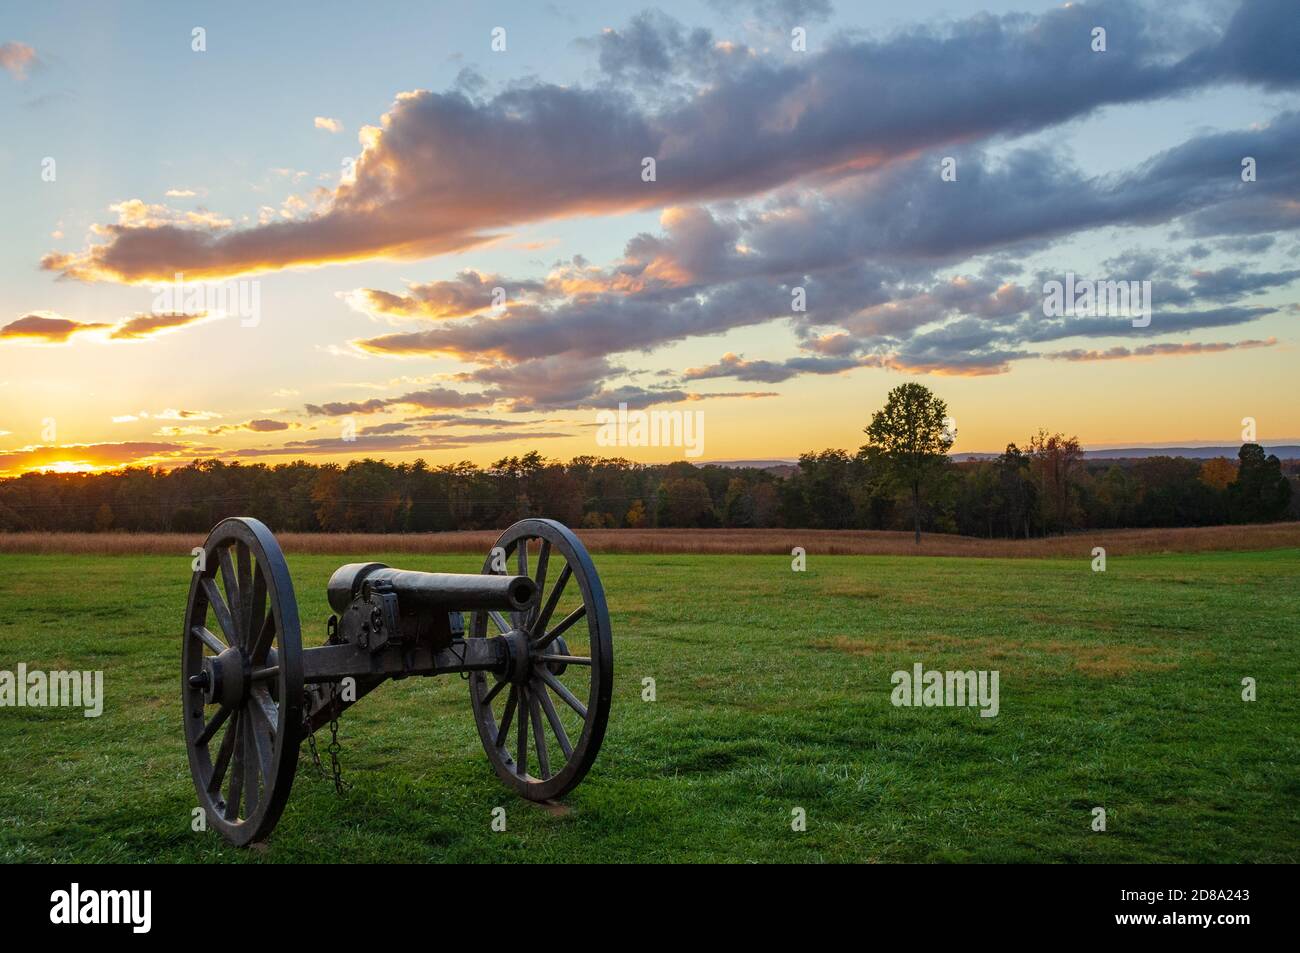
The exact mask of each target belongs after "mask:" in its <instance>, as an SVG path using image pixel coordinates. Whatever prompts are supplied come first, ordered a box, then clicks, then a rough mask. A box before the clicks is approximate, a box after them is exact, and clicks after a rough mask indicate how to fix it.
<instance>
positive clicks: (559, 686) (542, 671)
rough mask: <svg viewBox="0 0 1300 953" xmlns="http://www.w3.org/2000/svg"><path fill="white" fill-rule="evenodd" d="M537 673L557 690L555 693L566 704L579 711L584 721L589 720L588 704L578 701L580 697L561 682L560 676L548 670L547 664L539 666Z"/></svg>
mask: <svg viewBox="0 0 1300 953" xmlns="http://www.w3.org/2000/svg"><path fill="white" fill-rule="evenodd" d="M537 674H538V675H539V676H540V677H541V679H542V681H544V682H545V683H546V684H547V685H549V686H551V688H552V689H553V690H554V691H555V694H557V695H559V696H560V698H561V699H563V701H564V703H565V704H566V705H568V706H569V707H570V708H572V709H573V710H574V711H576V712H577V713H578V715H579V716H580V717H581V718H582V720H583V721H586V720H587V708H586V706H585V705H583V704H582V702H580V701H578V699H577V698H575V697H574V696H573V692H571V691H569V689H568V688H566V687H565V685H564V683H563V682H561V681H560V680H559V679H558V678H556V677H555V676H554V675H552V674H551V673H550V672H548V671H547V670H546V667H545V666H541V667H539V668H538V669H537Z"/></svg>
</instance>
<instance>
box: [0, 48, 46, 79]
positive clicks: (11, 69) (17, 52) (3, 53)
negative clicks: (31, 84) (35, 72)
mask: <svg viewBox="0 0 1300 953" xmlns="http://www.w3.org/2000/svg"><path fill="white" fill-rule="evenodd" d="M39 62H40V61H39V60H38V59H37V58H36V51H35V50H34V49H32V48H31V47H30V46H28V45H27V44H26V43H19V42H17V41H12V40H11V41H9V42H8V43H0V69H3V70H5V72H7V73H8V74H9V75H10V76H12V77H13V78H14V79H19V80H22V79H26V78H27V70H28V69H29V68H31V67H33V66H36V65H38V64H39Z"/></svg>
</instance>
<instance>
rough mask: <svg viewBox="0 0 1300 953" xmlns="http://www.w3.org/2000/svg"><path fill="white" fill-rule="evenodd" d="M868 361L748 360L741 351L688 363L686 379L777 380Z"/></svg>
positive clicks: (839, 370) (840, 369)
mask: <svg viewBox="0 0 1300 953" xmlns="http://www.w3.org/2000/svg"><path fill="white" fill-rule="evenodd" d="M865 363H868V362H864V361H863V360H861V359H859V358H851V357H792V358H789V359H787V360H784V361H780V362H772V361H746V360H744V359H743V358H742V357H741V356H740V355H738V354H732V353H730V352H729V353H727V354H724V355H722V359H721V360H720V361H718V363H716V364H710V365H708V366H706V367H688V368H687V369H686V370H685V371H683V372H682V378H683V380H688V381H695V380H705V379H708V378H714V377H734V378H736V379H737V380H742V381H762V382H764V383H768V384H775V383H778V382H780V381H784V380H789V379H790V378H791V377H795V376H797V375H799V374H842V373H844V372H845V371H848V370H852V369H854V368H856V367H862V366H864V364H865ZM872 363H875V364H878V362H872Z"/></svg>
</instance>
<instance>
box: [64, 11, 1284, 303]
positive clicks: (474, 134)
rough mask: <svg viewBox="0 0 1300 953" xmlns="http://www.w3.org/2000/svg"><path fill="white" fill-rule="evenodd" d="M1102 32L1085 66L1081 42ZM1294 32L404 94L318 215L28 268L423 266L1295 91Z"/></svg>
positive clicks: (893, 39) (1036, 35)
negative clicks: (387, 262) (649, 172)
mask: <svg viewBox="0 0 1300 953" xmlns="http://www.w3.org/2000/svg"><path fill="white" fill-rule="evenodd" d="M1100 20H1104V21H1105V22H1106V23H1107V25H1108V28H1109V31H1110V32H1109V41H1110V44H1111V48H1110V50H1109V51H1108V52H1107V54H1106V55H1104V56H1101V55H1098V54H1095V53H1093V52H1092V51H1091V49H1090V48H1089V46H1088V44H1087V43H1086V42H1080V40H1079V37H1080V36H1085V37H1086V36H1087V35H1088V34H1089V31H1090V29H1091V28H1092V26H1093V25H1095V23H1097V22H1100ZM1243 24H1245V25H1243ZM646 29H647V30H650V31H654V30H656V29H658V33H659V35H660V37H661V38H662V35H663V34H664V29H663V28H662V27H656V26H655V25H654V24H653V23H650V24H649V25H648V26H647V27H646ZM1295 30H1296V27H1295V17H1294V16H1293V10H1292V7H1291V5H1290V4H1289V3H1288V2H1285V0H1247V2H1245V3H1244V4H1243V5H1242V7H1241V9H1240V10H1239V12H1238V13H1237V15H1236V16H1235V17H1234V18H1233V19H1232V20H1231V21H1230V22H1229V24H1228V28H1227V30H1226V31H1225V32H1224V33H1223V34H1222V35H1217V34H1213V33H1211V32H1210V31H1208V30H1206V29H1204V28H1202V27H1200V26H1199V24H1198V21H1196V20H1191V19H1178V18H1177V15H1176V14H1175V13H1174V12H1173V11H1170V10H1168V9H1160V10H1155V9H1154V8H1149V7H1146V6H1143V5H1139V4H1136V3H1133V2H1127V0H1104V2H1098V3H1091V4H1084V3H1076V4H1070V5H1067V6H1065V7H1062V8H1060V9H1054V10H1049V11H1047V12H1045V13H1043V14H1042V15H1040V16H1024V15H1013V16H1005V17H992V16H988V15H980V16H977V17H973V18H970V19H967V20H962V21H957V22H953V23H950V24H946V25H942V26H935V27H926V28H919V29H913V30H910V31H905V32H900V33H897V34H894V35H892V36H889V37H886V38H882V39H870V40H860V41H856V42H849V41H843V42H839V43H835V44H832V45H830V46H829V47H827V48H825V49H824V50H823V51H822V52H819V53H808V54H806V55H802V56H800V57H797V58H795V59H793V60H788V59H786V58H784V57H774V56H752V57H744V58H742V61H741V62H737V63H731V64H729V65H728V67H727V68H726V69H725V70H722V71H720V72H718V73H716V74H715V75H712V76H710V77H709V78H708V81H707V82H697V83H696V85H695V86H694V87H693V88H692V95H689V96H684V97H677V98H675V99H674V100H673V101H672V102H670V103H667V104H663V105H662V106H660V107H657V108H649V107H646V106H644V105H643V104H641V103H639V102H638V101H637V99H636V97H635V95H634V94H633V92H630V91H628V90H627V89H624V88H621V87H619V86H618V85H617V84H603V85H602V86H600V87H598V88H594V89H587V88H582V87H578V86H569V87H560V86H555V85H550V84H544V83H533V84H531V85H529V84H522V85H516V86H513V87H511V88H509V89H507V90H505V91H503V92H500V93H498V94H497V95H495V96H493V97H491V98H487V99H477V98H472V97H471V96H470V95H468V94H467V93H466V92H465V91H463V90H461V89H452V90H450V91H447V92H443V93H435V92H430V91H425V90H417V91H413V92H407V93H402V94H400V95H399V96H398V97H397V100H396V101H395V102H394V104H393V106H392V108H391V109H390V110H389V112H387V113H386V114H385V115H384V116H383V117H382V118H381V121H380V125H379V126H373V127H366V128H364V129H363V130H362V131H361V134H360V138H361V142H362V145H363V150H362V153H361V156H360V157H359V159H358V162H357V166H356V175H355V178H354V179H353V180H351V181H346V182H344V183H342V184H340V185H339V187H338V188H337V189H336V190H335V191H334V192H333V193H330V194H329V195H327V196H325V200H324V201H323V204H322V207H321V209H320V210H319V211H315V212H309V213H307V214H305V215H304V216H303V217H302V218H301V219H296V220H292V221H278V222H268V223H267V224H264V225H258V226H254V227H249V228H244V229H236V230H221V229H214V228H206V227H201V226H200V227H194V226H190V225H187V224H180V223H175V222H157V221H144V222H140V223H135V222H118V223H117V224H112V225H104V226H100V227H99V234H100V235H101V236H102V238H103V239H104V241H103V242H102V243H99V244H93V245H91V246H88V247H87V248H85V249H83V250H82V251H80V252H77V253H74V254H59V253H51V254H49V255H47V256H46V257H45V259H44V260H43V261H42V267H44V268H46V269H48V270H52V271H57V272H59V273H60V274H62V275H64V276H66V277H71V278H77V279H82V280H90V281H97V280H109V281H119V282H128V283H129V282H136V283H138V282H147V281H155V280H163V279H166V278H169V277H170V276H171V275H172V274H174V273H175V272H177V271H181V272H185V273H186V274H187V275H191V276H193V277H195V278H199V279H201V278H214V277H226V276H232V275H238V274H246V273H250V272H257V271H267V270H274V269H280V268H286V267H292V266H299V265H313V264H323V263H328V262H346V261H357V260H362V259H370V258H396V259H402V258H418V257H426V256H429V255H434V254H440V253H446V252H451V251H460V250H464V249H467V248H470V247H473V246H476V245H479V244H482V243H484V242H486V241H489V240H492V239H493V238H494V237H496V236H497V235H498V234H499V233H500V231H501V230H502V229H507V228H510V227H513V226H518V225H521V224H524V223H527V222H534V221H539V220H543V219H549V218H555V217H561V216H575V215H595V214H605V213H611V212H622V211H631V210H637V209H646V208H654V207H663V206H668V205H673V204H688V203H691V202H699V201H707V200H713V199H724V198H741V197H745V196H750V195H754V194H757V193H760V192H764V191H767V190H770V189H773V188H775V187H777V186H780V185H783V184H786V183H790V182H792V181H795V180H796V179H800V178H802V177H807V176H811V175H814V174H816V175H819V176H822V177H827V176H830V177H835V176H839V175H843V174H845V173H846V172H850V171H855V170H862V169H872V168H885V167H887V166H888V165H889V164H890V163H893V162H897V161H899V160H904V159H907V158H908V157H911V156H914V155H916V154H917V153H918V152H921V151H924V150H927V149H932V148H936V147H938V146H941V145H942V146H945V147H951V146H954V145H956V144H959V143H969V142H971V141H973V140H978V139H982V138H988V137H992V136H999V135H1018V134H1024V133H1028V132H1033V131H1036V130H1040V129H1044V128H1047V127H1050V126H1053V125H1056V124H1059V123H1062V122H1066V121H1068V120H1071V119H1074V118H1078V117H1080V116H1084V115H1087V114H1089V113H1091V112H1092V111H1094V110H1096V109H1097V108H1099V107H1102V106H1106V105H1110V104H1117V103H1129V102H1136V101H1142V100H1151V99H1156V98H1162V97H1165V96H1168V95H1172V94H1175V93H1179V92H1183V91H1186V90H1188V89H1191V88H1194V87H1196V86H1200V85H1205V84H1213V83H1225V82H1238V81H1244V82H1256V83H1261V84H1265V85H1268V86H1270V87H1284V86H1285V87H1293V86H1295V85H1297V84H1298V83H1300V57H1295V56H1293V55H1287V48H1286V47H1285V44H1279V42H1278V38H1279V37H1284V38H1285V37H1292V36H1294V33H1295ZM1189 38H1191V39H1193V40H1198V41H1200V45H1199V46H1197V45H1193V44H1192V43H1191V42H1190V41H1189ZM652 42H653V41H652V39H651V38H650V37H649V36H648V35H647V36H644V37H641V38H640V39H638V40H637V42H636V43H635V44H633V46H632V47H630V48H629V49H628V50H627V51H625V52H624V53H623V54H622V55H623V56H624V57H625V58H629V59H631V60H632V61H634V62H638V63H639V62H643V61H645V59H646V57H647V56H649V55H650V54H648V53H647V52H646V48H647V44H652ZM669 43H670V45H671V41H669ZM1291 52H1293V49H1292V50H1291ZM637 57H639V59H636V58H637ZM633 85H634V86H635V84H633ZM863 103H871V104H872V108H871V109H870V110H867V111H864V110H863V109H862V104H863ZM430 156H437V157H438V161H436V162H430V161H429V157H430ZM646 156H653V157H655V158H656V159H657V163H658V175H657V180H656V181H655V182H653V183H647V182H644V181H642V179H641V175H640V173H641V160H642V158H643V157H646ZM543 184H544V187H543ZM1027 185H1028V186H1030V187H1031V189H1032V186H1033V185H1034V180H1033V178H1031V179H1030V180H1029V181H1028V183H1027ZM1261 191H1262V190H1261ZM1161 195H1162V196H1164V198H1165V201H1166V202H1169V201H1170V199H1169V198H1168V194H1167V190H1165V191H1162V193H1161ZM1257 198H1258V199H1259V200H1261V201H1262V199H1263V196H1262V195H1261V196H1258V197H1257ZM1031 199H1032V193H1031V195H1030V196H1028V197H1026V199H1025V200H1024V201H1022V202H1021V203H1019V206H1020V207H1021V208H1022V209H1024V208H1025V207H1026V206H1027V205H1028V204H1029V202H1030V200H1031ZM981 208H985V207H984V206H982V207H981ZM1243 211H1244V209H1243ZM1254 211H1255V213H1256V214H1258V215H1260V216H1265V217H1267V216H1268V215H1269V214H1270V213H1272V214H1275V215H1276V214H1277V210H1276V209H1270V208H1269V207H1268V206H1267V205H1263V204H1261V205H1258V206H1257V207H1256V208H1255V209H1254ZM1288 214H1289V213H1288ZM1294 214H1295V215H1300V210H1298V211H1296V212H1295V213H1294ZM923 227H924V226H923V225H922V228H923ZM941 238H942V234H941V233H937V232H935V233H933V234H932V235H931V239H932V240H934V241H938V240H939V239H941Z"/></svg>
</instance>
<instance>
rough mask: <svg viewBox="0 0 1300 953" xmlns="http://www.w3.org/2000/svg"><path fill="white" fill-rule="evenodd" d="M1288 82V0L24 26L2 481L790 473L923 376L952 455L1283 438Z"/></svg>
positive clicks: (77, 16)
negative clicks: (268, 468) (647, 424)
mask: <svg viewBox="0 0 1300 953" xmlns="http://www.w3.org/2000/svg"><path fill="white" fill-rule="evenodd" d="M1099 30H1101V31H1104V32H1101V33H1099V32H1098V31H1099ZM1103 47H1104V48H1103ZM1297 50H1300V16H1297V15H1296V5H1295V2H1294V0H1245V2H1240V0H1200V2H1190V3H1182V4H1178V5H1170V4H1158V3H1143V2H1137V0H1105V2H1089V3H1071V4H1064V5H1062V4H1055V3H1043V2H1036V0H1014V2H1010V3H1002V2H992V0H948V2H931V0H913V2H909V3H907V4H903V5H899V4H890V3H853V4H849V3H840V4H833V3H831V2H830V0H709V2H695V3H681V4H677V3H664V4H659V5H655V6H646V5H644V4H641V3H632V4H627V3H621V2H613V0H604V2H600V3H576V2H556V3H545V4H538V3H492V4H475V5H472V6H471V5H465V4H439V3H385V4H378V5H373V6H358V5H356V4H342V3H338V4H336V3H313V4H310V5H308V4H265V3H261V4H256V5H254V4H251V3H227V4H222V5H220V6H215V5H214V6H212V7H196V8H190V9H185V8H181V7H180V6H179V5H175V6H172V5H166V6H165V5H146V4H132V5H110V4H95V5H90V4H62V3H57V2H51V3H44V4H29V5H22V6H14V7H9V8H6V10H5V13H4V16H3V18H2V19H0V128H3V129H4V130H5V133H4V135H3V137H2V138H0V216H2V217H3V221H4V228H3V229H0V475H14V474H18V473H22V472H25V471H28V470H33V469H46V468H52V469H58V470H68V471H78V470H96V469H104V468H111V467H116V466H122V465H132V464H136V465H162V466H175V465H181V464H184V463H187V462H189V461H190V460H192V459H195V458H199V457H202V458H208V457H219V458H223V459H228V460H245V461H259V462H265V463H279V462H286V461H289V460H294V459H307V460H311V461H314V462H326V461H340V462H341V461H346V460H349V459H355V458H360V457H364V456H374V457H383V458H386V459H390V460H413V459H415V458H417V457H422V458H424V459H425V460H427V461H428V462H429V463H430V464H435V465H436V464H443V463H450V462H453V461H459V460H470V461H473V462H476V463H478V464H480V465H487V464H489V463H491V462H492V461H494V460H497V459H499V458H501V457H503V456H508V455H515V454H522V453H524V452H527V451H529V450H538V451H540V452H541V453H543V454H544V455H545V456H547V457H550V458H559V459H568V458H570V457H573V456H577V455H584V454H601V455H618V456H624V457H628V458H630V459H635V460H641V461H645V462H652V461H653V462H658V461H668V460H673V459H683V457H684V455H686V451H687V449H692V450H695V451H699V455H698V456H697V455H696V454H695V453H692V454H690V456H691V457H693V458H694V459H695V460H696V462H699V461H701V460H737V459H781V458H793V457H796V456H797V455H798V454H799V453H801V452H804V451H809V450H818V449H822V448H826V447H842V448H847V449H850V450H852V449H856V448H857V447H858V446H859V445H860V444H862V443H863V442H864V440H865V437H864V435H863V434H862V429H863V427H864V426H865V425H866V424H867V423H868V422H869V420H870V417H871V413H872V412H873V411H874V410H876V409H878V408H879V407H880V406H882V405H883V403H884V400H885V398H886V395H887V394H888V392H889V390H890V389H891V388H893V387H896V386H897V385H899V384H901V383H904V382H906V381H919V382H921V383H923V384H925V385H926V386H927V387H929V388H931V389H932V390H933V391H935V392H936V393H937V394H938V395H939V396H940V397H941V398H943V399H944V400H945V401H946V402H947V405H948V408H949V412H950V415H951V417H952V418H953V424H954V429H955V430H956V433H957V439H956V444H955V449H956V450H957V451H972V452H973V451H990V450H992V451H996V450H1000V449H1002V448H1003V447H1004V446H1005V445H1006V444H1007V443H1009V442H1013V441H1014V442H1017V443H1021V444H1023V443H1025V442H1026V441H1027V440H1028V438H1029V436H1030V435H1031V434H1033V433H1035V432H1037V431H1038V430H1039V429H1040V428H1043V429H1047V430H1049V431H1062V432H1065V433H1067V434H1072V435H1077V436H1078V437H1079V439H1080V441H1081V442H1082V443H1083V445H1084V446H1085V447H1087V448H1102V447H1108V446H1111V447H1114V446H1156V445H1160V444H1165V445H1187V444H1192V443H1224V444H1232V443H1237V442H1240V441H1241V439H1242V431H1243V420H1244V419H1245V418H1250V420H1251V421H1252V422H1253V426H1254V428H1255V432H1256V433H1257V436H1258V439H1259V440H1260V441H1261V442H1265V443H1270V442H1272V443H1280V442H1296V441H1297V439H1300V407H1298V405H1297V401H1296V400H1295V397H1294V394H1295V380H1296V373H1295V368H1296V361H1297V352H1296V323H1297V320H1300V294H1297V288H1298V287H1300V284H1298V282H1300V264H1298V262H1300V233H1298V231H1297V229H1300V96H1298V95H1297V94H1298V92H1300V55H1298V54H1297ZM1067 275H1071V276H1074V280H1075V281H1076V283H1077V284H1076V287H1083V286H1085V285H1089V284H1090V283H1093V282H1124V283H1126V284H1125V285H1124V287H1125V288H1128V287H1130V286H1129V285H1128V284H1127V283H1130V282H1131V283H1134V284H1133V285H1132V287H1133V288H1134V291H1135V293H1137V294H1139V295H1142V289H1143V288H1144V287H1145V288H1147V289H1149V290H1148V294H1149V297H1147V296H1141V297H1139V298H1135V299H1134V301H1135V302H1138V301H1149V304H1150V308H1149V312H1143V311H1141V309H1136V308H1134V309H1130V310H1120V309H1117V308H1116V307H1115V305H1116V302H1115V301H1113V300H1112V301H1110V306H1109V307H1107V305H1106V302H1105V301H1104V300H1103V301H1102V302H1101V306H1100V307H1094V308H1093V309H1092V310H1085V308H1084V307H1082V306H1086V304H1087V302H1085V301H1080V302H1079V304H1080V305H1081V307H1080V308H1079V309H1077V310H1076V311H1075V313H1066V314H1061V313H1058V312H1053V311H1051V309H1050V308H1049V307H1045V302H1046V301H1047V299H1048V297H1049V295H1048V294H1047V293H1046V291H1045V289H1047V288H1049V287H1050V286H1051V284H1050V283H1051V282H1054V281H1056V282H1061V283H1062V284H1064V283H1065V282H1066V281H1067ZM1144 282H1149V283H1150V284H1149V285H1146V286H1144V285H1143V283H1144ZM1112 287H1114V286H1112ZM1103 298H1104V296H1103ZM620 404H626V405H627V406H628V408H629V409H630V410H631V411H632V412H636V411H639V410H643V411H659V412H669V413H682V414H691V415H697V414H698V415H700V416H699V417H693V419H696V420H701V421H702V423H701V424H700V426H702V428H703V443H702V445H700V446H698V447H694V448H687V447H684V446H626V445H624V446H608V445H607V443H602V442H601V440H600V439H599V436H598V435H599V434H600V433H601V430H600V428H599V427H598V426H597V421H598V414H600V413H602V412H611V411H617V410H618V408H619V405H620Z"/></svg>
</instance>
